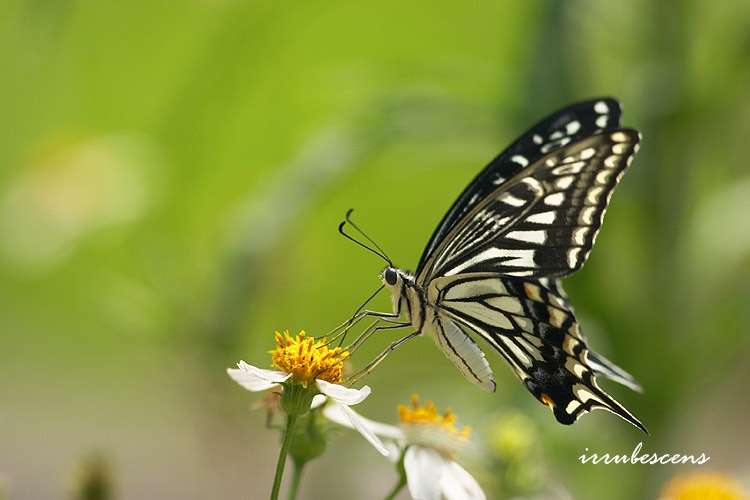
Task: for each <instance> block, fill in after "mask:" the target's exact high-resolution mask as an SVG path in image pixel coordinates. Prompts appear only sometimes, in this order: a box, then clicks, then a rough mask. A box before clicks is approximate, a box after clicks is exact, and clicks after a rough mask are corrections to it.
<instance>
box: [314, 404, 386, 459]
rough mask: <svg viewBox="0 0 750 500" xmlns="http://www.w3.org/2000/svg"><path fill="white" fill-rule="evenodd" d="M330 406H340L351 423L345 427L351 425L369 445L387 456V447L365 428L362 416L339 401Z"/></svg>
mask: <svg viewBox="0 0 750 500" xmlns="http://www.w3.org/2000/svg"><path fill="white" fill-rule="evenodd" d="M331 406H335V407H338V408H340V409H341V411H342V412H343V413H344V415H346V417H347V418H348V419H349V423H350V424H351V425H350V426H347V427H351V428H353V429H354V430H356V431H357V432H359V433H360V434H361V435H362V437H363V438H365V439H366V440H367V441H368V442H369V443H370V444H371V445H373V446H374V447H375V449H376V450H378V451H379V452H380V453H381V454H382V455H383V456H384V457H387V456H388V455H389V451H388V448H386V447H385V445H384V444H383V442H382V441H381V440H380V438H379V437H377V436H376V435H375V434H374V433H373V432H372V431H371V430H370V429H368V428H367V426H366V425H365V424H364V422H363V421H362V417H361V416H359V414H358V413H357V412H355V411H354V410H352V409H351V408H349V407H348V406H346V405H342V404H339V403H332V404H331ZM324 411H325V410H324Z"/></svg>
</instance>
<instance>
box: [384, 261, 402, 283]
mask: <svg viewBox="0 0 750 500" xmlns="http://www.w3.org/2000/svg"><path fill="white" fill-rule="evenodd" d="M381 277H382V279H383V284H384V285H385V286H388V287H392V286H396V285H398V282H399V280H400V279H401V277H400V276H399V273H398V269H396V268H395V267H390V266H388V267H386V268H385V269H383V273H382V275H381Z"/></svg>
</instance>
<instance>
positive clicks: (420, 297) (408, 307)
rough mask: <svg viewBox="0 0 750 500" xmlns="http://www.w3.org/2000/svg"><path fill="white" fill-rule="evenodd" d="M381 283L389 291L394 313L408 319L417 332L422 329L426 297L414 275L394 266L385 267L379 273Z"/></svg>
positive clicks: (405, 319) (426, 310)
mask: <svg viewBox="0 0 750 500" xmlns="http://www.w3.org/2000/svg"><path fill="white" fill-rule="evenodd" d="M381 278H382V280H383V285H384V286H385V287H386V288H387V289H388V291H389V292H390V293H391V306H392V308H393V312H394V314H398V315H399V318H401V319H403V320H404V321H408V322H409V323H411V325H412V326H413V327H414V329H415V330H417V331H418V332H421V331H422V328H423V327H424V324H425V319H427V318H426V316H427V315H429V312H430V310H431V309H430V308H429V307H427V306H428V304H427V299H426V297H425V293H424V290H423V289H422V287H420V286H419V285H418V284H417V283H416V281H415V278H414V275H412V274H411V273H408V272H407V271H404V270H402V269H398V268H395V267H387V268H385V269H384V270H383V272H382V274H381Z"/></svg>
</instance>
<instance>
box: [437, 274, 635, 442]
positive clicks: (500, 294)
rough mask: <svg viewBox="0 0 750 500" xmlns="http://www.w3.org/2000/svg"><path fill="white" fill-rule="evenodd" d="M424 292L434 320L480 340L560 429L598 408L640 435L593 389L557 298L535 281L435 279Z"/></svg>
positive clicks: (577, 335)
mask: <svg viewBox="0 0 750 500" xmlns="http://www.w3.org/2000/svg"><path fill="white" fill-rule="evenodd" d="M428 294H429V295H431V297H432V299H433V300H434V301H435V302H434V303H435V304H436V305H437V311H438V317H447V318H450V319H452V320H453V321H454V322H455V323H457V324H458V325H459V326H460V327H461V328H463V329H467V330H469V331H471V332H474V333H475V334H476V335H478V336H480V337H481V338H483V339H484V340H485V341H487V342H488V343H489V344H490V345H491V346H492V347H493V348H494V349H495V350H497V351H498V352H499V353H500V354H501V355H502V357H503V358H505V360H506V361H507V362H508V364H509V365H510V367H511V368H512V370H513V371H514V373H515V374H516V375H517V376H518V378H519V379H521V381H523V383H524V385H525V386H526V388H527V389H528V390H529V391H530V392H531V393H532V394H533V395H534V396H535V397H536V398H537V399H538V400H539V401H541V402H542V403H544V404H546V405H547V406H549V407H550V408H551V409H552V411H553V412H554V415H555V417H556V418H557V420H558V421H559V422H560V423H563V424H572V423H573V422H575V421H576V420H577V419H578V418H579V417H580V416H581V415H583V414H584V413H587V412H590V411H593V410H596V409H604V410H608V411H611V412H612V413H615V414H616V415H618V416H620V417H622V418H623V419H625V420H627V421H628V422H630V423H632V424H633V425H635V426H636V427H638V428H640V429H642V430H643V431H646V429H645V427H644V426H643V424H642V423H641V422H640V420H638V419H637V418H636V417H635V416H634V415H633V414H631V413H630V412H629V411H628V410H626V409H625V408H624V407H623V406H622V405H621V404H620V403H618V402H617V401H615V400H614V399H613V398H612V397H611V396H609V395H608V394H607V393H606V392H604V391H603V390H602V389H601V388H599V386H598V385H597V383H596V378H595V377H596V375H597V374H598V370H597V369H596V367H595V366H593V364H592V362H591V359H590V358H591V357H592V356H596V355H595V354H594V353H593V352H591V351H590V350H589V349H588V347H587V345H586V341H585V339H584V338H583V336H582V335H581V332H580V328H579V325H578V322H577V321H576V318H575V316H574V314H573V312H572V311H571V310H570V309H569V308H568V307H567V302H566V300H565V299H564V298H562V297H560V296H558V295H556V294H555V293H553V292H552V291H551V290H550V289H549V288H545V287H544V286H541V285H540V284H539V283H538V282H534V281H527V280H523V279H518V278H505V277H502V276H500V275H498V274H496V273H471V274H461V275H457V276H446V277H441V278H436V279H435V280H433V281H432V282H430V285H429V288H428Z"/></svg>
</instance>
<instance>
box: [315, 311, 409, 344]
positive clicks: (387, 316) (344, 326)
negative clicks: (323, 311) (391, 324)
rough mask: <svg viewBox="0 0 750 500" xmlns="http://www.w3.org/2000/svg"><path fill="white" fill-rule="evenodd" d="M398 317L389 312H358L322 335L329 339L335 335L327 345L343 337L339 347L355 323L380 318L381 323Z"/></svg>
mask: <svg viewBox="0 0 750 500" xmlns="http://www.w3.org/2000/svg"><path fill="white" fill-rule="evenodd" d="M398 316H399V315H398V314H396V313H389V312H381V311H370V310H364V311H360V312H358V313H357V314H355V315H354V316H352V317H351V318H349V319H348V320H346V321H344V322H343V323H341V324H340V325H339V326H337V327H336V328H334V329H333V330H331V331H330V332H328V334H326V335H324V336H325V337H329V336H331V335H333V334H334V333H335V335H333V336H332V337H331V338H330V339H329V340H328V344H327V345H330V344H332V343H333V342H334V341H336V340H337V339H339V338H340V337H342V336H343V337H342V338H341V340H340V341H339V346H341V345H342V344H343V343H344V339H346V334H347V333H348V332H349V330H351V329H352V328H353V327H354V325H356V324H357V323H359V322H360V321H362V320H363V319H365V318H368V317H369V318H380V319H382V320H383V321H389V320H394V319H397V318H398Z"/></svg>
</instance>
